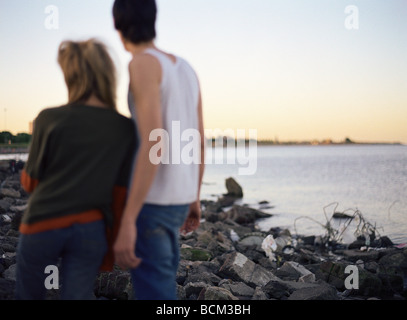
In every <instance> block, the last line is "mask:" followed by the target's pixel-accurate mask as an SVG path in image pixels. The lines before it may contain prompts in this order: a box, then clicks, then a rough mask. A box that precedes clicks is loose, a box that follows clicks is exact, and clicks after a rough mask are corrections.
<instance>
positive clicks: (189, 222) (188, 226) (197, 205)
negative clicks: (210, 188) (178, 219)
mask: <svg viewBox="0 0 407 320" xmlns="http://www.w3.org/2000/svg"><path fill="white" fill-rule="evenodd" d="M198 121H199V124H198V125H199V134H200V137H201V149H200V151H201V159H200V160H201V163H200V165H199V182H198V183H199V184H198V196H197V200H196V201H195V202H193V203H191V205H190V206H189V213H188V216H187V218H186V220H185V222H184V224H183V226H182V227H181V229H180V231H181V233H182V234H186V233H188V232H191V231H194V230H196V229H197V228H198V227H199V224H200V220H201V200H200V194H201V186H202V179H203V175H204V171H205V132H204V123H203V111H202V97H201V93H199V101H198Z"/></svg>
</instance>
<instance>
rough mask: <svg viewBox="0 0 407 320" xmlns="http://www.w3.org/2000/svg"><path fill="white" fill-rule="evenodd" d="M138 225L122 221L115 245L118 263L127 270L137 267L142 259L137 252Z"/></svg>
mask: <svg viewBox="0 0 407 320" xmlns="http://www.w3.org/2000/svg"><path fill="white" fill-rule="evenodd" d="M136 241H137V227H136V224H135V223H125V222H124V221H122V223H121V226H120V230H119V234H118V236H117V239H116V242H115V244H114V246H113V250H114V255H115V261H116V264H117V265H118V266H119V267H120V268H122V269H124V270H126V269H128V268H132V269H134V268H137V267H138V266H139V264H140V263H141V259H140V258H138V257H137V256H136V254H135V248H136Z"/></svg>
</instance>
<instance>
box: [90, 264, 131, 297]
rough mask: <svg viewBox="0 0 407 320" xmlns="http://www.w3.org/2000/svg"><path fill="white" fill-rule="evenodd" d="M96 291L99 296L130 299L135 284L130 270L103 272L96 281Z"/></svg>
mask: <svg viewBox="0 0 407 320" xmlns="http://www.w3.org/2000/svg"><path fill="white" fill-rule="evenodd" d="M94 293H95V295H96V296H97V297H100V296H102V297H106V298H108V299H112V300H130V299H132V297H133V286H132V283H131V276H130V273H129V272H128V271H121V270H113V271H112V272H101V273H100V274H99V276H98V277H97V279H96V281H95V286H94Z"/></svg>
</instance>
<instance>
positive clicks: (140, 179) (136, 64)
mask: <svg viewBox="0 0 407 320" xmlns="http://www.w3.org/2000/svg"><path fill="white" fill-rule="evenodd" d="M129 72H130V90H131V92H132V94H133V97H134V100H135V105H136V115H137V120H138V121H137V125H138V131H139V135H140V146H139V149H138V152H137V156H136V159H135V161H136V162H135V167H134V172H133V177H132V178H131V183H130V189H129V195H128V199H127V204H126V207H125V209H124V212H123V216H122V220H121V226H120V231H119V235H118V237H117V240H116V243H115V245H114V251H115V257H116V262H117V264H118V265H119V266H120V267H122V268H128V267H130V268H135V267H137V266H138V264H139V263H140V259H139V258H137V257H136V256H135V245H136V238H137V229H136V221H137V217H138V215H139V213H140V210H141V208H142V206H143V203H144V200H145V198H146V197H147V194H148V191H149V189H150V187H151V185H152V183H153V181H154V177H155V175H156V173H157V169H158V165H155V164H153V163H152V162H151V161H150V159H149V152H150V149H151V147H152V146H153V145H156V144H157V142H154V141H149V136H150V133H151V131H152V130H154V129H157V128H162V114H161V97H160V83H161V76H162V70H161V66H160V64H159V62H158V61H157V60H156V59H155V58H154V57H152V56H150V55H139V56H136V57H134V58H133V60H132V61H131V63H130V65H129Z"/></svg>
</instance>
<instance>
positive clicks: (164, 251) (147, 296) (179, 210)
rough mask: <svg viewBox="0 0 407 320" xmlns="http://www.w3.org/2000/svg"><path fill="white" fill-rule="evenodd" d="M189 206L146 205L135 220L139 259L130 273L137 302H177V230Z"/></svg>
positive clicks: (178, 254)
mask: <svg viewBox="0 0 407 320" xmlns="http://www.w3.org/2000/svg"><path fill="white" fill-rule="evenodd" d="M188 209H189V205H175V206H160V205H151V204H145V205H144V206H143V208H142V210H141V212H140V215H139V217H138V219H137V245H136V255H137V256H138V257H139V258H141V259H142V262H141V264H140V265H139V266H138V268H136V269H132V270H131V276H132V284H133V289H134V298H135V299H136V300H176V299H177V290H176V281H175V280H176V275H177V270H178V264H179V259H180V253H179V251H180V250H179V229H180V227H181V226H182V225H183V223H184V221H185V219H186V217H187V214H188Z"/></svg>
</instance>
